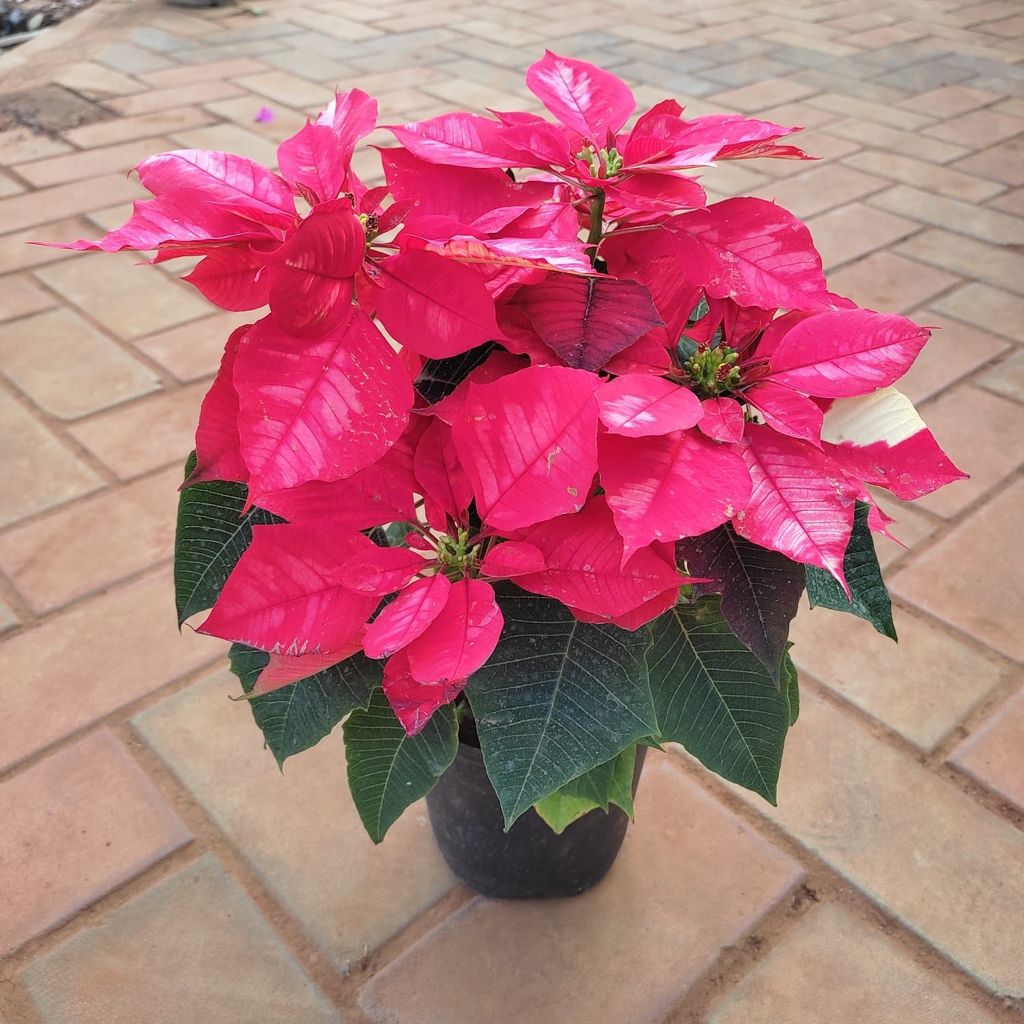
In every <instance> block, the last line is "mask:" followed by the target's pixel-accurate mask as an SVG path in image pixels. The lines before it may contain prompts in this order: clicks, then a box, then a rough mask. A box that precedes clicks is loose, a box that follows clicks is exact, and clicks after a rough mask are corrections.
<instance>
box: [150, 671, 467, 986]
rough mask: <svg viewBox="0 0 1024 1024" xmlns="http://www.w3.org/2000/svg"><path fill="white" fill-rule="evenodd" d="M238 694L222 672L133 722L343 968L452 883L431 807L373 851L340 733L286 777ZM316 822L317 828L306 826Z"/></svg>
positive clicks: (409, 817) (416, 811)
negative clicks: (434, 836) (348, 782)
mask: <svg viewBox="0 0 1024 1024" xmlns="http://www.w3.org/2000/svg"><path fill="white" fill-rule="evenodd" d="M237 693H238V682H237V680H236V679H235V678H234V677H233V676H231V675H230V674H229V673H227V672H218V673H217V674H216V675H214V676H211V677H209V678H208V679H205V680H203V681H202V682H200V683H196V684H194V685H193V686H191V687H190V688H189V689H187V690H185V691H183V692H182V693H180V694H177V695H175V696H174V697H171V698H169V699H167V700H166V701H164V702H162V703H161V704H158V705H156V706H155V707H154V708H152V709H150V710H149V711H146V712H145V713H144V714H142V715H141V716H140V717H139V718H137V719H136V720H135V724H136V727H137V728H138V730H139V731H140V732H141V734H142V735H143V737H144V738H145V739H146V741H147V742H148V743H149V744H151V745H152V746H153V747H154V748H155V749H156V751H157V752H158V753H159V754H160V756H161V757H162V758H163V759H164V760H165V761H166V762H167V763H168V765H169V766H170V768H171V770H172V771H173V772H174V773H175V774H176V775H177V776H178V777H179V778H180V779H181V781H182V782H183V783H184V784H185V785H186V786H187V787H188V789H189V790H190V792H191V793H192V795H193V797H194V798H195V800H196V801H197V802H198V803H199V804H200V805H201V806H202V807H204V808H205V810H206V811H207V813H208V814H209V815H210V816H211V817H212V818H213V819H214V821H215V822H216V823H217V824H218V826H219V827H220V828H222V829H223V830H224V832H225V834H226V835H228V836H229V837H230V838H231V840H232V841H233V842H234V843H235V844H236V845H237V846H238V848H239V849H240V850H241V851H242V853H243V856H245V857H246V858H247V859H248V860H249V861H250V862H251V863H252V865H253V867H254V868H255V869H256V870H257V871H258V872H259V873H260V875H261V876H262V878H263V879H264V881H265V882H266V884H267V885H268V886H270V888H271V889H272V890H273V891H274V893H275V895H276V896H277V898H278V899H279V900H280V901H281V902H282V903H283V904H284V905H285V906H286V907H287V908H288V909H289V910H290V911H291V912H292V913H293V914H295V916H296V917H297V918H298V919H299V920H300V921H301V922H302V925H303V927H304V928H305V930H306V931H307V932H308V933H309V934H310V935H312V936H313V938H314V939H315V940H316V942H317V943H318V944H319V945H320V946H321V947H322V949H323V951H324V954H325V955H326V956H327V957H329V958H330V960H331V961H332V962H333V963H334V964H336V965H337V966H338V967H339V968H340V969H342V970H347V969H348V967H349V965H350V964H352V963H353V962H355V961H358V960H359V959H360V958H361V957H363V956H365V955H366V954H367V953H368V952H370V951H372V950H374V949H376V948H377V946H379V945H380V944H381V942H383V941H384V940H385V939H387V938H389V937H390V936H391V935H392V934H394V933H395V932H396V931H398V930H399V929H400V928H402V927H403V926H404V925H406V924H407V923H408V922H409V921H411V920H412V919H413V918H414V917H416V916H417V915H418V914H420V913H421V912H422V911H424V910H426V909H427V907H429V906H430V905H431V904H432V903H434V902H435V901H436V900H437V899H438V898H439V897H441V896H442V895H444V893H445V892H447V891H448V889H449V888H451V886H452V884H453V882H454V880H453V878H452V876H451V873H450V872H449V871H448V868H447V866H446V865H445V864H444V862H443V861H442V859H441V856H440V854H439V853H438V851H437V849H436V848H435V847H434V844H433V841H432V840H431V837H430V829H429V826H428V825H427V821H426V808H425V807H424V806H423V805H422V804H420V805H418V806H416V807H413V808H411V809H410V811H408V812H407V813H406V815H405V816H403V817H402V818H401V820H400V821H399V822H398V823H397V824H396V825H395V826H394V827H393V828H392V829H391V831H390V832H389V833H388V837H387V839H386V840H385V841H384V843H382V844H381V845H380V846H374V845H373V843H372V842H371V841H370V839H369V838H368V837H367V835H366V833H365V832H364V831H363V827H362V825H361V824H360V822H359V819H358V816H357V815H356V811H355V807H354V806H353V804H352V801H351V798H350V797H349V794H348V790H347V787H346V786H345V784H344V779H345V752H344V748H343V747H342V744H341V736H340V734H338V735H334V736H332V737H331V738H330V739H329V740H326V741H325V742H323V743H321V744H320V745H319V746H318V747H316V748H314V749H313V750H310V751H306V752H304V753H302V754H300V755H298V756H296V757H294V758H292V759H291V760H289V761H288V762H287V763H286V764H285V768H284V774H283V775H282V774H281V772H279V771H278V769H277V765H276V763H275V761H274V759H273V757H272V756H271V755H270V752H269V751H267V750H266V749H264V747H263V742H262V737H261V736H260V735H259V731H258V730H257V729H256V728H255V727H254V726H253V723H252V716H251V715H250V713H249V710H248V708H247V707H246V706H245V704H244V703H238V702H232V701H230V700H228V699H227V698H228V696H229V695H230V696H234V695H235V694H237ZM329 779H335V780H337V784H336V785H334V784H325V782H326V780H329ZM256 794H259V797H258V799H257V798H256ZM313 821H315V822H316V823H317V825H316V828H310V827H308V825H309V823H310V822H313Z"/></svg>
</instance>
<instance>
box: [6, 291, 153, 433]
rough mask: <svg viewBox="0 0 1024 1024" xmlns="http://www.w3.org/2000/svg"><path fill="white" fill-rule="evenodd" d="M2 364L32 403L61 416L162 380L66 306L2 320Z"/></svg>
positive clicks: (135, 392)
mask: <svg viewBox="0 0 1024 1024" xmlns="http://www.w3.org/2000/svg"><path fill="white" fill-rule="evenodd" d="M0 367H2V369H3V372H4V375H5V376H6V377H7V378H8V380H10V381H11V383H12V384H14V386H15V387H17V388H18V389H19V390H20V391H22V392H24V394H26V395H27V396H28V397H29V398H30V399H32V401H33V402H35V403H36V405H38V406H39V407H40V408H42V409H45V410H46V411H47V412H49V413H52V414H53V415H54V416H56V417H58V418H59V419H64V420H67V419H77V418H78V417H79V416H85V415H86V414H87V413H90V412H96V411H97V410H99V409H106V408H108V407H109V406H111V405H117V404H118V403H119V402H123V401H126V400H127V399H129V398H138V397H140V396H141V395H145V394H149V393H150V392H152V391H155V390H157V389H158V388H159V386H160V380H159V378H158V377H157V375H156V374H155V373H154V372H153V371H152V370H151V369H149V367H147V366H143V364H142V363H140V362H139V361H138V360H137V359H135V358H133V357H132V356H131V355H129V354H128V353H127V352H126V351H125V350H124V349H123V348H121V347H120V345H118V344H117V342H115V341H113V340H112V339H110V338H108V337H106V336H104V335H103V334H102V333H100V332H99V331H98V330H96V328H95V327H93V326H92V325H91V324H90V323H88V322H86V321H85V320H83V319H82V318H81V317H80V316H77V315H76V314H75V313H73V312H72V311H71V310H69V309H54V310H49V311H47V312H45V313H38V314H36V315H35V316H30V317H25V318H23V319H21V320H15V321H13V322H12V323H9V324H0Z"/></svg>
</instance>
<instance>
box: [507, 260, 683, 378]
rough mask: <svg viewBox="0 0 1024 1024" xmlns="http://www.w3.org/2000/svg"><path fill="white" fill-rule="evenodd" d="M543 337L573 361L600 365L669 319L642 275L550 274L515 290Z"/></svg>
mask: <svg viewBox="0 0 1024 1024" xmlns="http://www.w3.org/2000/svg"><path fill="white" fill-rule="evenodd" d="M515 304H516V305H517V306H519V307H520V308H521V309H522V310H523V312H524V313H525V314H526V317H527V319H528V320H529V321H530V323H531V324H532V325H533V328H534V330H536V332H537V334H538V335H539V336H540V338H541V340H542V341H543V342H544V344H545V345H547V346H548V347H549V348H551V349H552V350H553V351H554V352H557V353H558V355H559V356H561V358H562V359H563V360H565V362H566V364H567V365H568V366H573V367H577V368H579V369H583V370H599V369H600V368H601V367H602V366H604V365H605V363H607V362H608V360H609V359H611V358H612V357H613V356H615V355H618V353H620V352H621V351H622V350H623V349H625V348H628V347H629V346H630V345H632V344H633V342H634V341H636V340H637V339H638V338H641V337H643V335H645V334H647V332H648V331H650V330H651V329H652V328H654V327H658V326H660V325H661V324H662V323H663V321H662V319H661V317H660V316H659V315H658V310H657V309H656V308H655V306H654V299H653V298H652V296H651V293H650V292H649V291H648V290H647V288H645V287H644V286H643V285H642V284H640V283H639V282H638V281H629V280H617V279H615V278H612V277H605V276H598V277H576V276H570V275H561V276H555V275H550V276H549V277H548V278H547V279H546V280H544V281H542V282H541V283H540V284H535V285H526V286H525V287H523V288H521V289H520V290H519V292H518V293H517V294H516V296H515Z"/></svg>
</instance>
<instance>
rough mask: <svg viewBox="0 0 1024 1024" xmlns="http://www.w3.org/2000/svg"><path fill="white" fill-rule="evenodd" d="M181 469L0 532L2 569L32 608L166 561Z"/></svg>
mask: <svg viewBox="0 0 1024 1024" xmlns="http://www.w3.org/2000/svg"><path fill="white" fill-rule="evenodd" d="M180 483H181V471H180V470H179V469H178V468H177V467H174V468H172V469H170V470H166V471H164V472H163V473H158V474H157V475H156V476H149V477H146V478H145V479H142V480H138V481H136V482H135V483H132V484H129V485H128V486H127V487H121V488H118V489H116V490H105V491H103V492H102V493H100V494H97V495H95V496H94V497H90V498H87V499H85V500H84V501H80V502H77V503H76V504H74V505H72V506H71V507H69V508H67V509H62V510H60V511H58V512H56V513H55V514H54V515H51V516H47V517H46V518H44V519H35V520H32V521H30V522H27V523H25V524H24V525H21V526H18V527H15V528H14V529H13V530H9V531H8V532H7V533H4V534H2V535H0V570H2V571H3V572H4V574H5V575H6V576H7V578H8V579H9V580H10V581H11V583H12V584H13V585H14V587H15V589H17V591H18V592H19V593H20V594H21V595H22V597H24V598H25V600H26V601H28V603H29V604H30V605H31V606H32V608H33V610H34V611H36V612H47V611H50V610H51V609H53V608H57V607H59V606H60V605H62V604H66V603H67V602H68V601H71V600H72V599H74V598H76V597H80V596H81V595H82V594H87V593H89V592H90V591H93V590H98V589H99V588H101V587H104V586H107V585H109V584H112V583H116V582H117V581H118V580H119V579H122V578H123V577H125V576H128V575H130V574H132V573H135V572H139V571H140V570H142V569H147V568H149V566H151V565H154V564H156V563H157V562H161V561H165V560H166V559H167V557H168V555H169V553H170V549H171V544H172V543H173V541H174V514H175V510H176V509H177V505H178V493H177V491H178V485H179V484H180Z"/></svg>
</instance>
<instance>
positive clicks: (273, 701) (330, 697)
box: [230, 644, 384, 765]
mask: <svg viewBox="0 0 1024 1024" xmlns="http://www.w3.org/2000/svg"><path fill="white" fill-rule="evenodd" d="M268 657H269V655H268V654H266V652H264V651H257V650H256V649H255V648H252V647H246V646H245V645H244V644H232V645H231V652H230V658H231V671H232V672H234V673H235V675H236V676H238V678H239V680H240V681H241V683H242V689H243V690H245V692H246V693H250V692H251V691H252V688H253V686H255V685H256V679H257V677H258V676H259V674H260V672H262V671H263V666H264V665H266V663H267V659H268ZM383 674H384V670H383V667H382V663H381V662H378V661H372V660H371V659H369V658H367V657H366V656H365V655H363V654H354V655H352V657H351V658H346V659H345V660H344V661H342V662H340V663H339V664H337V665H332V666H331V667H330V668H325V669H324V670H323V671H322V672H317V674H316V675H314V676H309V677H308V678H307V679H300V680H299V681H298V682H297V683H291V684H289V685H288V686H282V687H281V688H280V689H279V690H272V691H271V692H270V693H265V694H262V695H261V696H259V697H253V698H251V699H250V701H249V706H250V707H251V708H252V716H253V718H255V719H256V724H257V725H258V726H259V727H260V729H261V730H262V731H263V738H264V739H265V740H266V742H267V746H268V747H269V748H270V750H271V753H272V754H273V755H274V757H275V758H277V763H278V765H283V764H284V762H285V759H286V758H289V757H291V756H292V755H293V754H298V753H299V752H300V751H303V750H307V749H308V748H309V747H312V746H314V745H315V744H317V743H319V742H320V740H322V739H323V738H324V737H325V736H326V735H327V734H328V733H329V732H330V731H331V730H332V729H333V728H334V727H335V726H336V725H337V724H338V723H339V722H340V721H341V720H342V719H343V718H344V717H345V715H347V714H348V713H349V712H350V711H353V710H354V709H356V708H364V707H366V705H367V703H368V702H369V700H370V694H371V693H372V692H373V690H374V687H377V686H380V684H381V679H382V678H383Z"/></svg>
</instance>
